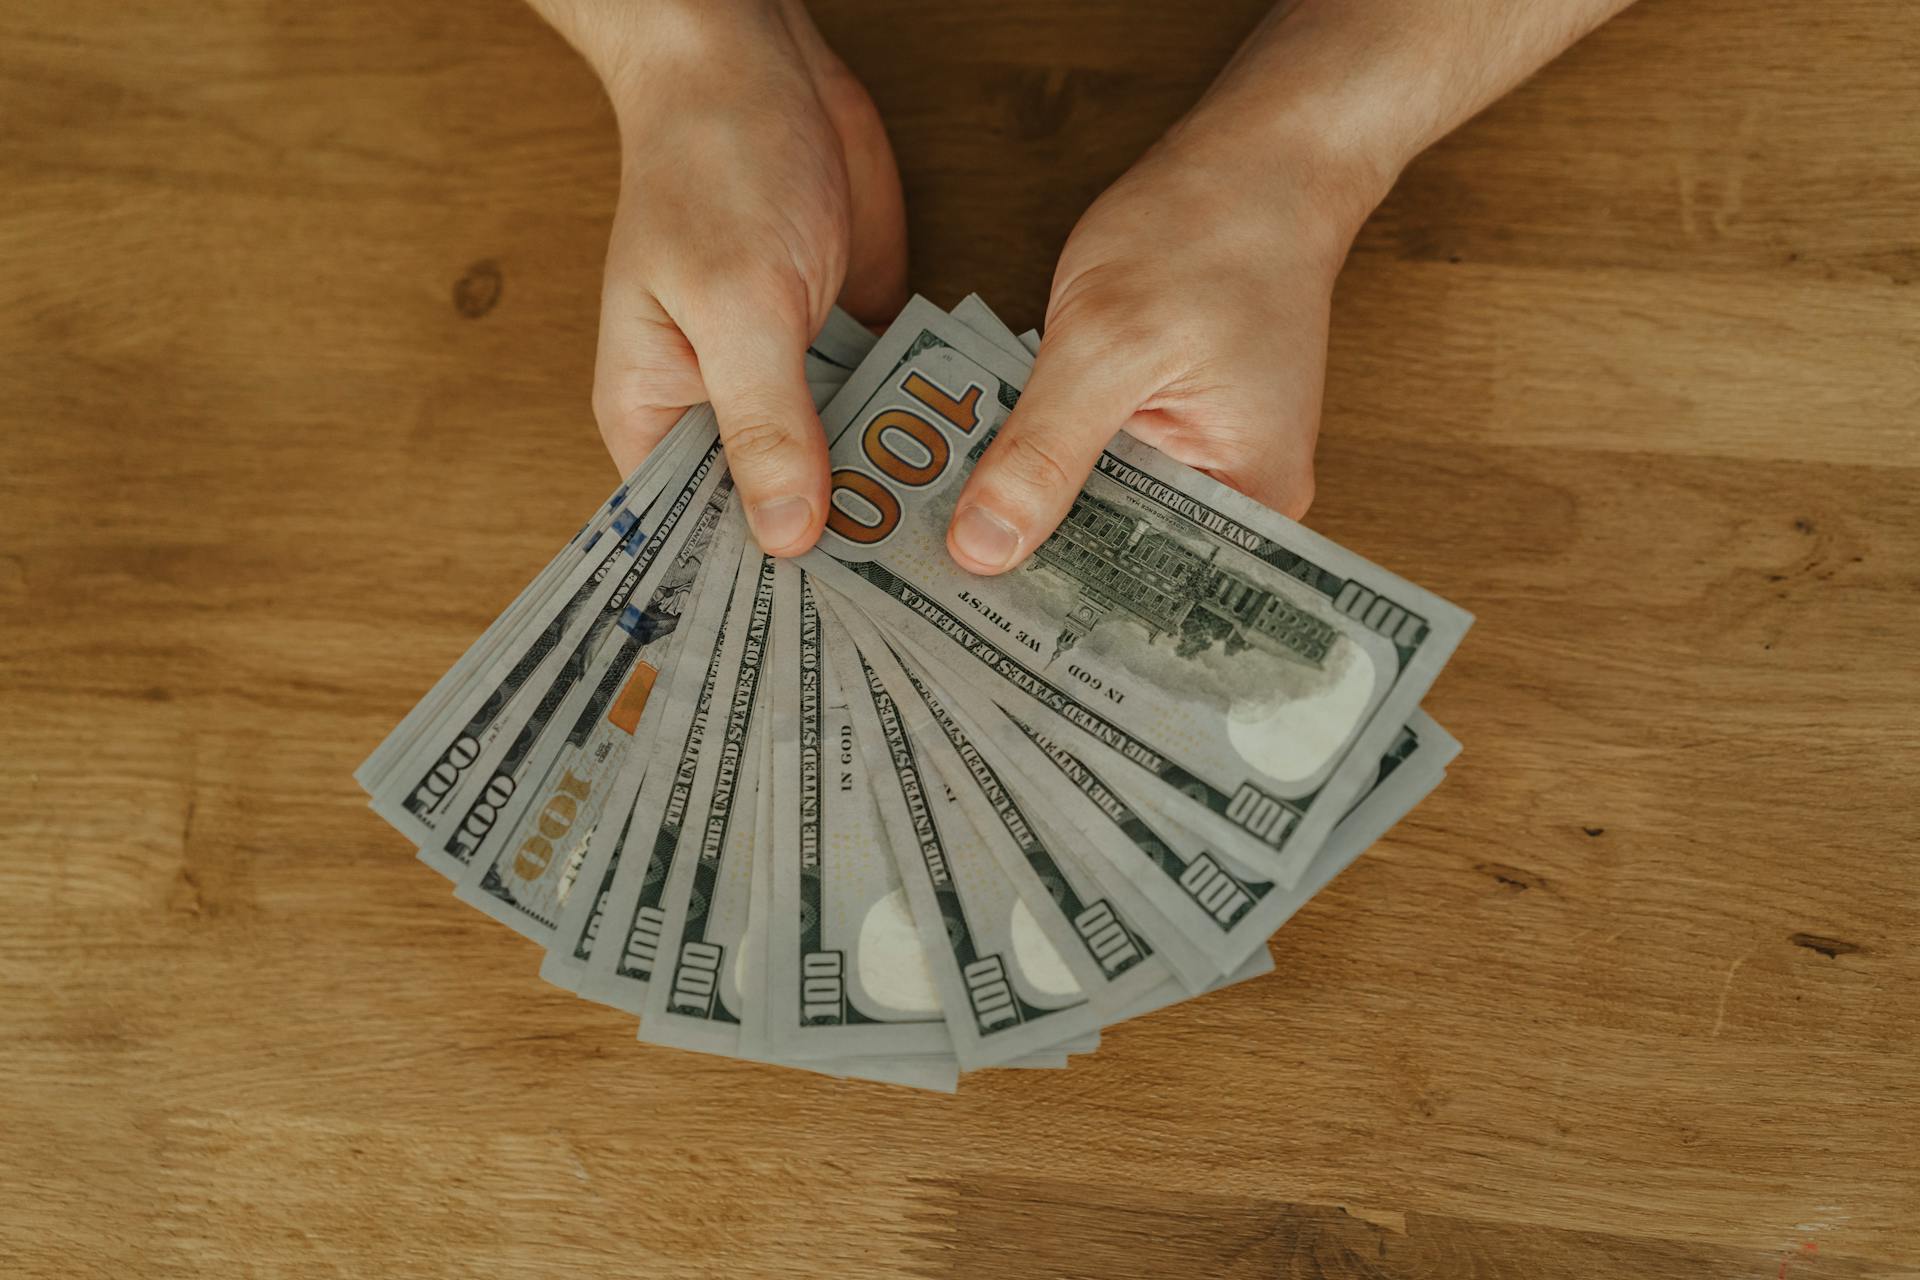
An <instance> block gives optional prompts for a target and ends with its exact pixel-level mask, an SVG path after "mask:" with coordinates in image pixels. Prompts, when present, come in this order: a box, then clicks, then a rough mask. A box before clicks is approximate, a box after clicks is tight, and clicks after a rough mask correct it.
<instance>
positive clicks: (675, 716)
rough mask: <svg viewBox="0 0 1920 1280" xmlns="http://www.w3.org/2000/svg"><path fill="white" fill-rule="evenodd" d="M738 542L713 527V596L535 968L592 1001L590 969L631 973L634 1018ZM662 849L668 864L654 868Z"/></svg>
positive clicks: (703, 604) (682, 640) (716, 680)
mask: <svg viewBox="0 0 1920 1280" xmlns="http://www.w3.org/2000/svg"><path fill="white" fill-rule="evenodd" d="M743 538H744V531H743V530H742V529H741V528H740V527H739V522H738V520H737V519H735V518H731V517H730V518H726V519H723V520H722V521H721V523H720V528H719V530H718V531H717V532H716V534H715V538H714V545H713V548H712V549H711V550H710V551H709V552H708V559H709V563H710V564H711V566H712V567H711V568H710V569H709V570H708V573H710V574H711V575H713V576H712V579H711V581H712V583H713V589H711V590H708V591H705V592H702V593H701V594H700V595H699V596H698V597H696V599H695V602H694V608H693V611H692V613H691V614H690V615H689V616H687V617H685V618H683V619H682V620H681V627H680V631H681V634H680V636H679V638H678V640H677V642H676V644H675V649H676V650H677V653H678V660H677V661H676V662H674V663H673V664H672V667H671V669H670V670H669V672H668V673H667V688H666V689H665V690H664V696H662V693H661V692H659V691H657V692H656V693H655V694H654V696H652V697H650V698H649V699H648V700H647V707H646V710H645V712H644V713H643V715H642V721H643V731H644V732H645V734H646V735H647V737H648V740H649V742H650V743H651V745H652V751H651V752H650V753H649V755H648V756H641V755H633V756H630V757H629V758H628V760H627V761H626V763H625V764H624V765H623V766H622V768H621V770H620V773H619V775H618V776H617V777H616V779H615V781H614V785H613V787H612V788H611V789H610V790H609V792H608V801H607V804H608V808H607V811H606V814H605V816H604V817H603V819H602V822H601V823H600V825H599V827H598V828H596V830H595V832H594V837H593V839H592V840H591V841H590V842H589V844H588V847H587V856H586V858H585V860H584V861H583V862H582V863H581V867H580V871H579V874H578V876H577V883H578V884H579V886H580V890H579V891H576V892H574V893H571V894H569V895H568V898H567V901H566V904H565V906H564V908H563V909H562V911H561V913H560V921H559V924H558V926H557V927H556V928H555V930H554V936H553V940H552V942H551V943H550V944H549V946H548V951H547V959H546V961H545V962H544V963H543V964H542V965H541V969H540V974H541V976H542V977H543V978H546V979H547V980H548V981H549V982H553V983H556V984H558V985H560V986H564V987H566V988H568V989H569V990H571V991H574V992H576V993H579V994H582V995H591V994H592V993H591V992H589V991H588V989H587V984H588V981H589V979H590V977H594V976H596V971H595V966H598V969H599V972H598V973H597V976H598V979H599V980H600V981H601V982H607V981H610V980H611V979H612V977H613V973H614V971H615V970H616V969H617V968H618V967H620V966H621V965H622V964H624V965H625V967H627V968H628V969H636V968H637V969H638V970H640V973H639V975H638V976H639V977H640V982H639V983H638V984H637V985H636V986H635V987H634V988H633V989H632V991H631V993H630V998H629V999H628V1001H627V1004H628V1005H629V1006H631V1007H630V1012H633V1013H636V1014H637V1013H639V1012H640V1009H641V1007H642V1001H643V1000H644V998H645V995H646V988H645V985H644V980H645V975H647V974H651V972H652V963H653V951H654V944H655V941H656V940H657V937H658V925H659V923H660V913H659V904H660V892H661V890H662V888H663V887H664V880H665V876H666V872H667V871H668V869H669V866H670V861H671V853H672V850H671V844H672V842H674V841H676V840H677V839H678V834H679V826H680V823H681V821H682V820H683V818H684V816H685V811H686V806H687V804H688V802H689V797H690V792H691V790H692V787H693V781H694V773H695V771H696V769H697V767H698V763H699V756H700V747H701V743H702V741H703V740H704V738H705V735H706V729H707V718H708V715H709V714H710V712H711V710H712V706H713V700H714V698H715V697H716V696H720V697H725V696H726V688H725V687H723V686H725V685H726V682H727V680H728V668H727V665H726V654H725V645H724V643H723V642H724V640H725V638H726V621H727V614H728V610H729V606H730V605H731V603H732V601H733V596H734V592H733V587H734V586H735V584H736V582H737V578H738V575H737V569H738V566H739V563H740V558H741V555H742V552H743V550H744V545H743ZM649 721H650V722H652V723H646V722H649ZM616 817H617V818H618V819H619V821H618V822H617V824H616V823H615V822H614V821H613V819H614V818H616ZM616 826H617V827H618V830H617V832H616V830H615V828H616ZM663 842H664V843H666V844H667V846H668V847H667V850H666V852H667V857H666V858H665V859H661V860H659V861H656V860H655V857H654V855H655V853H656V851H657V850H659V849H660V847H661V845H662V843H663ZM615 920H617V921H620V922H621V923H620V924H618V925H613V926H611V927H612V928H613V930H614V936H613V938H612V939H611V940H609V939H608V938H607V937H606V936H605V934H606V930H607V928H608V927H609V922H610V921H615ZM636 926H638V928H637V931H636ZM603 943H604V944H605V945H602V944H603ZM623 950H624V951H625V952H627V954H625V955H624V956H623V955H622V954H621V953H622V952H623Z"/></svg>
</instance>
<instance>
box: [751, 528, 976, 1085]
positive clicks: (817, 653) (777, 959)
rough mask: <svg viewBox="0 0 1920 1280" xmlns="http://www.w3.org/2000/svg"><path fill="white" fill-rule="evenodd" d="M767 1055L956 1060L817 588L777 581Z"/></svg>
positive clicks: (797, 578)
mask: <svg viewBox="0 0 1920 1280" xmlns="http://www.w3.org/2000/svg"><path fill="white" fill-rule="evenodd" d="M774 619H775V643H774V662H775V668H774V671H775V674H774V680H773V694H774V715H773V735H772V738H773V742H772V746H773V772H772V784H773V785H772V787H771V793H772V800H773V818H772V822H771V827H772V830H771V833H770V834H771V836H772V845H771V849H770V851H769V852H770V857H771V860H772V866H771V875H770V877H769V885H768V888H769V892H770V899H771V901H770V908H769V913H768V917H767V924H766V936H767V953H768V957H769V958H768V962H767V979H766V981H767V1032H766V1034H767V1044H768V1049H769V1051H770V1052H772V1053H774V1054H776V1055H777V1056H779V1057H782V1058H788V1059H798V1060H813V1059H822V1058H837V1057H845V1056H848V1055H850V1054H895V1055H903V1054H934V1053H945V1054H951V1053H952V1052H953V1037H952V1035H950V1034H949V1033H948V1031H947V1024H946V1021H945V1019H944V1018H942V1016H941V1013H940V995H939V991H938V990H937V989H936V988H935V986H934V983H933V978H932V975H931V973H930V971H929V969H928V962H927V959H926V956H925V953H924V950H923V948H922V946H921V943H920V934H919V933H918V932H917V931H916V929H915V928H914V922H913V915H912V909H911V908H910V907H909V906H908V903H907V895H906V890H905V888H904V887H903V885H902V883H901V879H900V872H899V869H898V867H897V866H896V865H895V862H894V858H893V852H892V850H891V849H890V848H889V847H888V845H887V841H886V837H885V835H884V833H883V832H882V830H881V825H880V813H879V810H878V809H876V808H875V807H874V799H873V793H872V790H871V787H870V777H869V773H868V770H867V763H866V760H865V758H864V757H863V756H862V755H861V752H860V748H859V745H858V744H857V743H856V742H855V740H854V729H853V720H852V715H851V712H850V711H849V709H848V706H847V700H846V696H845V692H844V690H843V689H842V688H841V686H840V682H839V680H838V679H837V677H836V675H835V672H834V669H833V665H832V663H830V662H829V661H828V660H827V656H826V634H825V630H824V627H825V623H824V620H823V617H822V614H821V610H820V605H819V601H818V599H817V598H816V597H815V595H814V593H813V590H812V586H811V584H810V583H808V582H807V581H806V579H805V577H804V575H803V574H802V573H801V572H800V570H799V568H798V567H797V566H795V565H794V564H793V563H792V562H791V561H783V562H781V563H780V564H777V565H776V566H775V568H774Z"/></svg>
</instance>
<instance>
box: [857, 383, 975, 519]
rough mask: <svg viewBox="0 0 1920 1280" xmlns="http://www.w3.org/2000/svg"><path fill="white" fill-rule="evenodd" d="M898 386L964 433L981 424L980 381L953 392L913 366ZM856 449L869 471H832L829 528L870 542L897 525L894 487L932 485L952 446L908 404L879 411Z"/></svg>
mask: <svg viewBox="0 0 1920 1280" xmlns="http://www.w3.org/2000/svg"><path fill="white" fill-rule="evenodd" d="M900 389H901V390H902V391H905V392H906V393H907V394H908V395H910V396H912V397H913V398H914V399H915V400H917V401H919V402H920V404H921V405H922V406H924V407H925V408H926V409H927V410H928V411H929V412H931V413H933V414H935V415H937V416H938V417H940V418H941V419H943V420H945V421H946V422H948V423H950V424H951V425H952V426H954V427H955V428H957V429H958V430H959V432H960V434H961V435H963V436H964V435H971V434H973V429H974V428H975V427H977V426H979V425H980V391H981V388H980V387H978V386H973V385H969V386H968V387H967V389H966V390H965V391H964V392H962V393H961V394H960V395H958V396H955V395H953V394H952V393H951V392H949V391H947V390H946V389H944V388H942V387H939V386H936V385H934V384H933V383H932V382H930V381H928V380H927V378H926V377H925V376H924V375H922V374H921V373H920V372H919V371H918V370H916V371H914V372H912V373H909V374H908V375H907V376H906V378H905V380H903V381H902V382H901V384H900ZM860 452H861V454H862V455H863V456H864V457H865V459H866V461H867V462H868V463H870V464H872V467H873V471H868V470H866V469H864V468H861V467H841V468H840V469H839V470H838V471H835V472H834V473H833V494H832V496H831V498H830V499H829V502H830V503H831V505H830V507H829V508H828V511H827V528H829V529H831V530H833V531H834V532H835V533H837V534H839V535H840V536H841V537H843V538H845V539H846V540H847V541H848V542H857V543H859V544H860V545H861V546H872V545H873V544H874V543H876V542H881V541H884V540H885V539H886V537H887V535H889V534H891V533H892V532H893V531H894V529H895V528H897V527H898V526H899V524H900V497H899V495H898V494H897V493H896V492H895V491H894V489H895V486H896V485H897V486H900V487H902V488H907V489H921V488H925V487H926V486H927V485H930V484H932V483H933V482H934V481H935V480H937V479H939V478H940V474H941V472H943V471H945V470H946V469H947V463H948V462H949V461H951V460H952V457H953V449H952V446H951V445H949V444H948V443H947V437H946V434H945V433H944V432H942V431H941V430H940V428H938V427H937V426H935V425H934V424H933V423H932V422H930V421H928V420H927V419H926V418H924V417H922V416H921V415H920V414H918V413H916V412H914V411H913V410H912V409H904V408H898V407H896V408H890V409H883V410H881V411H880V412H879V413H877V414H875V415H874V416H873V419H872V421H870V422H868V423H867V426H866V429H865V430H864V431H862V432H861V433H860ZM875 472H877V473H878V474H875ZM863 512H864V514H862V513H863Z"/></svg>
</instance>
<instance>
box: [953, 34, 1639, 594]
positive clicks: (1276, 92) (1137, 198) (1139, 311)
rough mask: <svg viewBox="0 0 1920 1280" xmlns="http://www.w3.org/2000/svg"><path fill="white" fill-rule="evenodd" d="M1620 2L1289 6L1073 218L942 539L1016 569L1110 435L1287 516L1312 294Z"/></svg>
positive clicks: (1313, 401)
mask: <svg viewBox="0 0 1920 1280" xmlns="http://www.w3.org/2000/svg"><path fill="white" fill-rule="evenodd" d="M1628 3H1630V0H1453V2H1452V3H1448V4H1433V3H1431V2H1430V0H1298V2H1297V3H1283V4H1281V5H1279V6H1278V7H1276V8H1275V9H1274V11H1273V12H1272V13H1271V14H1270V15H1268V17H1267V18H1266V19H1265V20H1264V21H1263V22H1261V24H1260V25H1259V27H1258V28H1256V29H1255V30H1254V32H1253V34H1252V35H1250V36H1248V38H1247V40H1246V42H1245V43H1244V44H1243V45H1242V46H1241V48H1240V50H1239V52H1238V53H1236V54H1235V55H1234V57H1233V59H1232V60H1231V61H1230V62H1229V63H1228V64H1227V66H1226V67H1225V69H1224V70H1222V71H1221V73H1220V76H1219V78H1218V79H1217V80H1216V81H1215V82H1214V84H1213V86H1212V87H1211V88H1210V89H1209V90H1208V91H1207V93H1206V95H1205V96H1204V97H1202V99H1201V100H1200V102H1199V103H1198V104H1196V105H1195V107H1194V109H1193V110H1192V111H1191V112H1189V113H1188V115H1187V116H1186V118H1185V119H1184V120H1182V121H1181V122H1180V123H1179V124H1178V125H1176V126H1175V127H1174V129H1173V130H1172V131H1171V132H1170V133H1169V134H1168V135H1167V137H1166V138H1164V139H1163V140H1162V141H1161V142H1160V143H1159V144H1158V145H1157V146H1155V147H1154V148H1153V150H1152V151H1150V152H1149V153H1148V154H1147V155H1146V156H1145V157H1143V158H1142V159H1141V161H1140V162H1139V163H1138V164H1137V165H1136V166H1135V167H1134V168H1133V169H1132V170H1130V171H1129V172H1128V173H1127V174H1126V175H1125V176H1124V177H1122V178H1121V179H1120V181H1119V182H1117V183H1115V184H1114V185H1113V187H1112V188H1110V189H1109V190H1108V191H1107V192H1106V193H1105V194H1104V195H1102V196H1101V197H1100V199H1099V200H1097V201H1095V202H1094V204H1093V206H1092V207H1091V208H1090V209H1089V210H1088V211H1087V213H1086V215H1085V216H1084V217H1083V218H1082V219H1081V220H1080V223H1079V225H1078V226H1077V227H1075V228H1074V231H1073V234H1072V235H1071V236H1070V237H1069V238H1068V240H1067V244H1066V247H1065V249H1064V250H1063V251H1062V253H1061V257H1060V265H1059V268H1058V270H1057V271H1056V272H1055V275H1054V282H1053V292H1052V297H1051V299H1050V301H1049V303H1048V307H1047V327H1046V338H1045V341H1044V342H1043V343H1042V345H1041V348H1040V355H1039V358H1038V361H1037V362H1036V364H1035V367H1034V372H1033V376H1032V379H1031V381H1030V382H1029V383H1028V385H1027V390H1026V392H1025V394H1024V395H1023V396H1022V397H1021V400H1020V404H1019V406H1018V407H1017V408H1016V409H1015V410H1014V412H1013V414H1012V415H1011V416H1010V417H1009V418H1008V420H1007V423H1006V425H1005V426H1004V427H1003V428H1002V429H1001V432H1000V434H999V437H998V438H997V439H996V440H995V442H994V444H993V446H992V448H991V449H989V451H988V452H987V454H986V456H985V457H983V458H982V459H981V461H980V464H979V465H978V466H977V467H976V468H975V470H974V473H973V476H972V478H971V479H970V480H969V481H968V484H967V487H966V490H965V491H964V492H963V493H962V494H961V497H960V500H959V503H958V504H957V507H956V510H955V516H954V523H953V529H952V531H951V534H950V536H949V539H948V545H949V548H950V549H951V550H952V552H953V554H954V557H955V559H957V560H958V561H959V562H960V563H961V564H962V565H964V566H966V567H967V568H969V569H971V570H974V571H976V572H980V573H997V572H1001V571H1003V570H1005V569H1008V568H1011V567H1013V566H1014V565H1017V564H1019V563H1020V562H1021V561H1023V560H1025V559H1026V557H1027V556H1028V555H1029V554H1030V553H1031V552H1032V550H1033V548H1034V546H1035V545H1036V544H1038V543H1039V542H1040V541H1041V540H1042V539H1044V538H1045V537H1046V536H1047V534H1049V533H1050V532H1052V530H1053V528H1054V526H1055V525H1057V524H1058V523H1059V522H1060V519H1061V517H1062V516H1063V515H1064V514H1065V513H1066V510H1067V507H1068V506H1069V505H1070V504H1071V503H1072V501H1073V497H1074V495H1075V494H1076V493H1077V492H1078V491H1079V488H1080V485H1081V484H1082V483H1083V482H1084V481H1085V479H1086V477H1087V474H1088V472H1089V471H1091V470H1092V467H1093V462H1094V459H1095V458H1096V457H1098V456H1099V453H1100V450H1101V449H1102V448H1104V447H1105V445H1106V443H1107V441H1108V440H1110V439H1111V438H1112V437H1113V434H1114V432H1115V431H1118V430H1121V429H1125V430H1127V431H1129V432H1130V433H1131V434H1133V435H1135V436H1137V437H1139V438H1140V439H1142V440H1145V441H1146V442H1147V443H1149V444H1152V445H1154V446H1156V447H1158V448H1160V449H1162V450H1164V451H1166V452H1167V453H1169V454H1171V455H1172V456H1174V457H1176V458H1179V459H1181V460H1182V461H1184V462H1187V463H1189V464H1191V465H1193V466H1197V467H1200V468H1203V469H1205V470H1207V471H1210V472H1211V473H1212V474H1214V475H1215V476H1216V477H1218V478H1219V479H1221V480H1223V481H1225V482H1226V483H1228V484H1231V485H1233V486H1234V487H1236V488H1238V489H1241V490H1242V491H1244V492H1246V493H1248V494H1250V495H1251V496H1253V497H1255V498H1257V499H1259V500H1260V501H1262V502H1265V503H1267V504H1268V505H1270V506H1272V507H1274V508H1276V509H1278V510H1280V511H1283V512H1286V513H1287V514H1289V515H1293V516H1296V517H1297V516H1299V515H1302V514H1304V513H1305V511H1306V509H1307V505H1308V503H1309V502H1310V501H1311V500H1312V496H1313V448H1314V443H1315V440H1316V437H1317V435H1318V432H1319V420H1320V396H1321V387H1322V382H1323V380H1324V375H1325V364H1326V331H1327V314H1328V304H1329V300H1330V298H1331V295H1332V289H1333V282H1334V278H1335V276H1336V275H1337V274H1338V273H1339V269H1340V265H1341V263H1342V262H1343V261H1344V259H1345V257H1346V252H1347V249H1348V247H1349V245H1350V244H1351V243H1352V240H1353V236H1354V235H1355V233H1356V232H1357V231H1358V230H1359V227H1360V224H1361V222H1362V221H1364V220H1365V218H1366V216H1367V215H1368V214H1369V213H1370V212H1371V211H1372V210H1373V208H1374V206H1375V205H1377V204H1378V203H1379V202H1380V200H1381V199H1382V198H1384V197H1385V195H1386V193H1387V191H1388V189H1389V188H1391V186H1392V185H1393V182H1394V181H1395V179H1397V178H1398V176H1399V174H1400V172H1401V170H1402V169H1404V168H1405V167H1406V165H1407V164H1408V162H1410V161H1411V160H1412V159H1413V158H1414V157H1415V156H1416V155H1418V154H1419V153H1420V152H1421V151H1422V150H1424V149H1425V148H1427V147H1428V146H1430V145H1432V144H1433V143H1434V142H1436V141H1437V140H1439V139H1440V138H1441V137H1444V136H1445V135H1446V134H1447V133H1448V132H1449V131H1450V130H1452V129H1454V128H1455V127H1457V126H1458V125H1460V124H1461V123H1462V122H1464V121H1465V120H1467V119H1468V118H1469V117H1471V116H1472V115H1473V114H1474V113H1475V112H1477V111H1479V110H1480V109H1481V108H1483V107H1485V106H1486V105H1487V104H1488V103H1491V102H1492V101H1494V100H1495V99H1496V98H1498V97H1500V95H1502V94H1504V93H1506V92H1507V91H1508V90H1509V89H1511V88H1513V87H1514V86H1515V85H1517V84H1519V83H1520V82H1521V81H1522V80H1524V79H1525V78H1526V77H1527V76H1528V75H1530V74H1532V73H1533V72H1534V71H1535V70H1537V69H1538V68H1539V67H1540V66H1542V65H1543V64H1545V63H1546V62H1548V61H1549V60H1551V59H1552V58H1553V57H1554V56H1555V55H1557V54H1559V53H1560V52H1561V51H1562V50H1564V49H1565V48H1566V47H1567V46H1568V45H1570V44H1572V43H1573V42H1574V41H1575V40H1577V39H1579V38H1580V37H1581V36H1583V35H1585V34H1586V33H1587V32H1589V31H1591V30H1592V29H1593V28H1594V27H1597V26H1599V25H1600V24H1601V23H1602V22H1604V21H1606V19H1608V18H1609V17H1611V16H1613V15H1614V14H1615V13H1617V12H1619V11H1620V10H1622V9H1624V8H1626V7H1627V4H1628Z"/></svg>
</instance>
